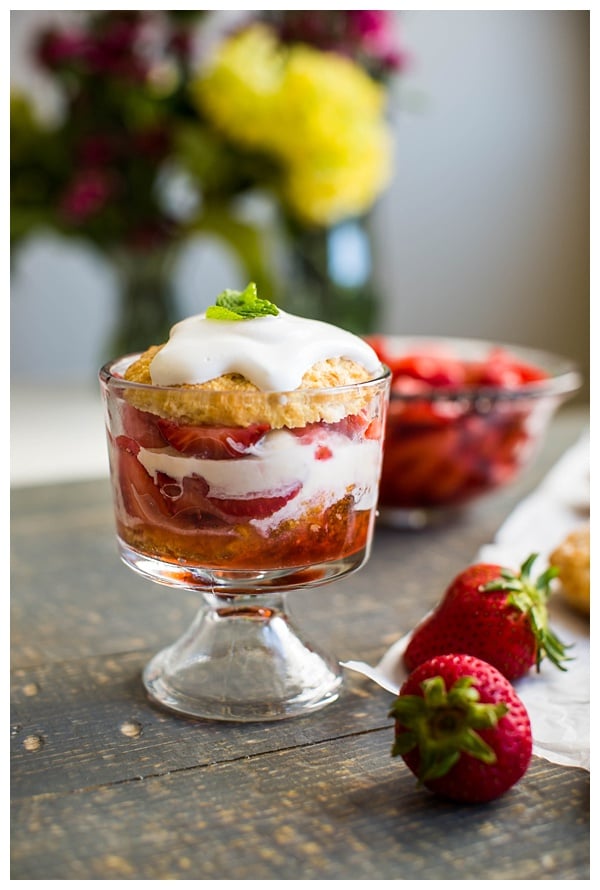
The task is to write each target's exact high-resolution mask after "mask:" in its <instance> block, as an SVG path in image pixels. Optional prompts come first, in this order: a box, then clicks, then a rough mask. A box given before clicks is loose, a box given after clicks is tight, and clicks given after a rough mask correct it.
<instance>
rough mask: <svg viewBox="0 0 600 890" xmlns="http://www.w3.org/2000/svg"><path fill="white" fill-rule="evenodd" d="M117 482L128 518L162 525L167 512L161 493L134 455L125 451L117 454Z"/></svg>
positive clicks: (122, 450)
mask: <svg viewBox="0 0 600 890" xmlns="http://www.w3.org/2000/svg"><path fill="white" fill-rule="evenodd" d="M118 480H119V491H120V494H121V500H122V504H123V507H124V509H125V512H126V513H127V514H128V515H129V516H132V517H135V518H137V519H142V520H143V521H144V522H150V523H153V524H154V523H158V524H159V525H164V519H165V517H166V516H168V515H169V511H168V508H167V506H166V504H165V503H164V500H163V498H162V496H161V493H160V491H159V489H158V488H157V487H156V485H155V484H154V480H153V479H152V477H151V476H149V475H148V473H147V472H146V470H145V469H144V467H143V466H142V465H141V463H140V462H139V460H138V459H137V457H136V456H135V454H134V453H132V452H131V451H129V450H126V449H121V450H120V451H119V452H118Z"/></svg>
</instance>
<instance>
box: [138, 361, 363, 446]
mask: <svg viewBox="0 0 600 890" xmlns="http://www.w3.org/2000/svg"><path fill="white" fill-rule="evenodd" d="M160 349H162V346H151V347H150V348H149V349H147V350H146V352H144V353H143V354H142V355H141V356H140V357H139V358H138V359H137V360H136V361H135V362H133V363H132V364H131V365H130V366H129V367H128V368H127V370H126V372H125V379H126V380H128V381H130V382H132V383H139V384H142V385H141V386H139V387H136V388H132V389H128V390H127V392H126V396H125V397H126V398H127V400H128V401H129V402H131V404H133V405H135V407H136V408H139V409H140V410H142V411H150V412H152V413H153V414H158V415H160V416H161V417H166V418H169V419H171V420H175V421H177V422H178V423H183V424H222V425H224V426H248V425H249V424H252V423H264V424H267V425H268V426H270V427H271V428H272V429H280V428H281V427H288V428H290V429H293V428H295V427H303V426H306V424H308V423H316V422H318V421H320V420H324V421H326V422H328V423H335V422H337V421H338V420H341V419H342V418H343V417H346V416H347V415H348V414H358V413H359V412H360V411H362V410H363V409H364V408H365V407H366V406H367V405H368V402H369V398H370V394H369V392H356V391H349V390H347V389H341V390H340V391H339V392H335V388H339V387H347V386H351V385H352V384H355V383H362V382H364V381H366V380H369V379H371V378H372V375H371V374H369V372H368V371H367V370H366V369H365V368H364V367H363V366H362V365H360V364H357V363H356V362H354V361H351V360H350V359H347V358H330V359H325V360H324V361H320V362H317V363H316V364H314V365H313V366H312V367H311V368H309V369H308V370H307V372H306V373H305V374H304V377H303V378H302V383H301V384H300V386H299V387H298V389H296V390H294V391H293V392H291V393H285V394H282V393H264V392H262V391H261V390H259V389H258V387H257V386H255V385H254V383H252V382H251V381H250V380H247V379H246V378H245V377H243V376H242V375H241V374H224V375H223V376H221V377H215V378H213V379H212V380H208V381H207V382H206V383H194V384H189V383H184V384H181V385H180V386H170V387H153V388H152V389H148V388H146V387H148V386H152V377H151V374H150V365H151V363H152V359H153V358H154V356H155V355H156V353H157V352H158V351H159V350H160ZM315 389H328V390H334V391H329V392H327V393H323V394H318V395H316V394H315V393H314V390H315ZM199 393H207V396H206V397H203V396H201V395H199Z"/></svg>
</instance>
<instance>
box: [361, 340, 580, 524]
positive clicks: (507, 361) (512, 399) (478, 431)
mask: <svg viewBox="0 0 600 890" xmlns="http://www.w3.org/2000/svg"><path fill="white" fill-rule="evenodd" d="M368 339H369V341H370V343H371V345H372V346H373V347H374V348H375V350H376V352H378V354H379V357H380V358H381V359H382V361H384V362H385V363H386V364H387V365H389V367H390V368H391V371H392V385H391V393H390V404H389V409H388V414H387V426H386V436H385V447H384V459H383V470H382V476H381V483H380V498H379V507H380V510H379V514H380V521H381V522H382V523H384V524H386V525H391V526H395V527H399V528H416V529H419V528H423V527H426V526H428V525H431V524H434V523H436V522H440V521H447V520H448V519H449V518H451V517H453V516H455V515H456V514H457V512H458V511H461V510H463V509H464V508H465V507H466V506H468V505H469V504H471V503H472V502H473V501H475V500H477V499H478V498H481V497H482V496H485V495H488V494H490V493H491V492H493V491H495V490H497V489H499V488H501V487H503V486H505V485H507V484H508V483H511V482H513V481H515V480H516V479H517V478H518V476H519V475H520V473H521V472H522V471H523V470H524V469H525V468H527V467H528V466H530V464H531V463H532V461H533V460H534V459H535V456H536V455H537V453H538V451H539V449H540V447H541V445H542V444H543V441H544V437H545V434H546V430H547V428H548V424H549V422H550V420H551V418H552V416H553V415H554V413H555V412H556V410H557V408H558V407H559V406H560V405H561V404H562V403H563V402H564V401H565V400H566V399H567V398H569V397H570V396H572V395H573V394H574V393H575V392H576V391H577V389H578V388H579V386H580V385H581V377H580V374H579V372H578V370H577V368H576V366H575V364H574V362H572V361H571V360H569V359H566V358H563V357H561V356H558V355H554V354H551V353H548V352H545V351H541V350H535V349H529V348H524V347H521V346H512V345H505V344H497V343H492V342H489V341H485V340H475V339H460V338H452V337H447V338H440V337H437V338H433V337H431V338H427V337H395V336H373V337H370V338H368Z"/></svg>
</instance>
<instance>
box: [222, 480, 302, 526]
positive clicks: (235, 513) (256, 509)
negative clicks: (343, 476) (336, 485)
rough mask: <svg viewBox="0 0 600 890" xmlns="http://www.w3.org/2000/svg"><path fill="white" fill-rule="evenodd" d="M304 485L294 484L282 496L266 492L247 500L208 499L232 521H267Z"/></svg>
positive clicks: (246, 498) (249, 497)
mask: <svg viewBox="0 0 600 890" xmlns="http://www.w3.org/2000/svg"><path fill="white" fill-rule="evenodd" d="M301 488H302V485H301V483H300V482H296V483H294V484H293V485H292V486H290V487H289V488H288V489H287V490H285V491H284V492H283V493H281V494H272V493H269V492H265V493H263V494H256V496H255V495H254V494H253V495H249V496H248V497H245V498H208V500H209V501H210V503H211V504H212V505H213V506H215V507H217V508H218V509H219V510H220V511H221V513H223V514H224V515H225V516H230V517H231V518H232V519H267V517H269V516H272V515H273V513H277V511H278V510H281V509H282V508H283V507H285V505H286V504H287V502H288V501H291V499H292V498H294V497H296V495H297V494H298V492H299V491H300V489H301Z"/></svg>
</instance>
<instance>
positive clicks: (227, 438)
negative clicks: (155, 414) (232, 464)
mask: <svg viewBox="0 0 600 890" xmlns="http://www.w3.org/2000/svg"><path fill="white" fill-rule="evenodd" d="M158 426H159V429H160V432H161V434H162V436H163V437H164V439H165V440H166V441H167V442H168V443H169V445H171V446H172V447H173V448H175V450H176V451H179V452H181V453H182V454H186V455H188V456H190V457H199V458H203V459H205V460H230V459H231V458H235V457H241V456H242V455H243V454H245V452H247V451H248V449H249V448H251V447H252V446H253V445H256V443H257V442H259V441H260V439H262V437H263V436H264V435H265V433H266V432H268V430H269V429H270V427H269V426H267V425H266V424H260V423H253V424H251V425H250V426H246V427H225V426H192V425H186V424H179V423H175V422H174V421H171V420H163V419H161V420H159V421H158Z"/></svg>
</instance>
